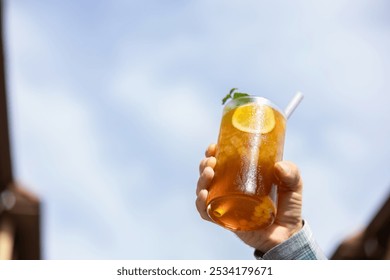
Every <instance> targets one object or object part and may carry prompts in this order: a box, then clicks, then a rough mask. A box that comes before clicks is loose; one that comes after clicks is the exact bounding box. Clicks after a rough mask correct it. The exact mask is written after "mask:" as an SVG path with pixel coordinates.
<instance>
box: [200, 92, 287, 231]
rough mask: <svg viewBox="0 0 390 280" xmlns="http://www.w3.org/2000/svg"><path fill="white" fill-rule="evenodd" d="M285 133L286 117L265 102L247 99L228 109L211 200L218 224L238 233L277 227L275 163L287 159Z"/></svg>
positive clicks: (209, 204)
mask: <svg viewBox="0 0 390 280" xmlns="http://www.w3.org/2000/svg"><path fill="white" fill-rule="evenodd" d="M285 128H286V118H285V116H284V114H283V113H282V111H280V110H279V109H277V107H276V106H275V105H273V104H272V103H271V102H270V101H269V100H267V99H265V98H262V97H255V96H245V97H240V98H237V99H234V100H231V101H230V102H229V103H227V104H226V105H225V107H224V110H223V116H222V122H221V127H220V132H219V138H218V144H217V152H216V159H217V164H216V166H215V168H214V171H215V175H214V179H213V182H212V184H211V186H210V188H209V196H208V199H207V212H208V215H209V216H210V218H211V219H212V220H213V221H215V222H216V223H218V224H220V225H221V226H223V227H226V228H229V229H234V230H256V229H261V228H265V227H267V226H269V225H271V224H272V223H273V221H274V219H275V216H276V203H277V186H276V183H275V178H274V164H275V162H277V161H280V160H281V159H282V156H283V146H284V135H285Z"/></svg>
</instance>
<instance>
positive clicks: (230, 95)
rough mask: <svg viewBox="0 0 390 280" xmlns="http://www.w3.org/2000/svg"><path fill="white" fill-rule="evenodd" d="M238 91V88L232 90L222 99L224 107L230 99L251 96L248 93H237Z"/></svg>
mask: <svg viewBox="0 0 390 280" xmlns="http://www.w3.org/2000/svg"><path fill="white" fill-rule="evenodd" d="M237 90H238V88H232V89H231V90H230V92H229V93H228V94H227V95H226V96H225V97H224V98H223V99H222V105H225V103H226V102H227V101H228V100H229V99H237V98H239V97H242V96H249V94H248V93H244V92H237Z"/></svg>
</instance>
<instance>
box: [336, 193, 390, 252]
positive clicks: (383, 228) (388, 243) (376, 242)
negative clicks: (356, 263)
mask: <svg viewBox="0 0 390 280" xmlns="http://www.w3.org/2000/svg"><path fill="white" fill-rule="evenodd" d="M331 259H333V260H390V195H389V197H388V198H387V200H386V201H385V202H384V204H383V205H382V206H381V208H379V211H378V212H377V213H376V214H375V216H374V217H373V219H372V220H371V222H370V223H369V224H368V225H367V226H366V228H364V229H363V230H362V231H360V232H357V233H355V234H354V235H352V236H350V237H349V238H347V239H345V240H344V241H343V242H342V243H341V244H340V246H339V247H338V248H337V249H336V251H335V252H334V254H333V255H332V257H331Z"/></svg>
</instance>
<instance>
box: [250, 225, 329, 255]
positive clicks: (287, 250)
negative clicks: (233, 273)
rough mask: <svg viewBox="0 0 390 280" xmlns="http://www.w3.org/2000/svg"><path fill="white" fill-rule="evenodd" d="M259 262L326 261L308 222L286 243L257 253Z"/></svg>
mask: <svg viewBox="0 0 390 280" xmlns="http://www.w3.org/2000/svg"><path fill="white" fill-rule="evenodd" d="M255 257H256V259H258V260H326V259H327V258H326V256H325V255H324V253H323V252H322V250H321V248H320V247H319V246H318V244H317V242H316V241H315V239H314V237H313V233H312V231H311V229H310V227H309V225H308V223H307V222H304V223H303V227H302V229H301V230H300V231H299V232H297V233H295V234H294V235H293V236H291V237H290V238H289V239H287V240H286V241H284V242H282V243H280V244H278V245H277V246H275V247H273V248H272V249H270V250H269V251H268V252H265V253H264V254H262V253H261V252H260V251H257V250H256V251H255Z"/></svg>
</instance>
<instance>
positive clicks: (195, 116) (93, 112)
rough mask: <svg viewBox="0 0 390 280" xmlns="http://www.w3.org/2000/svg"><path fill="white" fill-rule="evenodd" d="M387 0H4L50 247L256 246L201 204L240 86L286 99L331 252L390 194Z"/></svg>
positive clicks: (16, 97)
mask: <svg viewBox="0 0 390 280" xmlns="http://www.w3.org/2000/svg"><path fill="white" fill-rule="evenodd" d="M388 10H389V4H388V3H387V2H386V1H384V0H378V1H368V0H358V1H352V0H330V1H308V0H301V1H249V0H244V1H242V0H240V1H222V0H219V1H218V0H217V1H205V0H204V1H201V0H200V1H124V0H115V1H108V0H106V1H103V0H101V1H91V0H84V1H55V0H52V1H49V0H40V1H27V0H14V1H5V5H4V13H5V40H6V41H5V43H6V60H7V76H8V93H9V100H10V122H11V126H12V127H11V140H12V145H13V159H14V162H13V163H14V168H15V173H16V177H17V179H18V181H19V182H21V183H22V184H23V185H25V186H26V187H27V188H29V189H30V190H32V191H33V192H35V193H36V194H38V195H39V196H40V197H41V199H42V204H43V224H42V230H43V255H44V258H46V259H251V258H252V253H253V252H252V249H251V248H249V247H247V246H246V245H244V244H243V243H241V241H240V240H238V239H237V238H236V237H235V236H234V235H233V234H232V233H231V232H228V231H227V230H224V229H222V228H221V227H219V226H216V225H213V224H211V223H208V222H204V221H203V220H201V219H200V217H199V216H198V214H197V212H196V209H195V204H194V201H195V186H196V181H197V178H198V164H199V161H200V160H201V159H202V157H203V153H204V150H205V148H206V147H207V145H208V144H209V143H211V142H215V141H216V139H217V136H218V127H219V122H220V117H221V113H222V106H221V99H222V97H223V96H224V95H225V94H226V93H227V92H228V91H229V90H230V88H232V87H238V88H240V89H241V90H243V91H246V92H250V93H252V94H255V95H261V96H264V97H267V98H269V99H271V100H272V101H274V103H276V104H278V105H279V106H280V107H285V106H286V104H287V103H288V101H289V100H290V99H291V98H292V96H293V95H294V93H295V92H296V91H297V90H301V91H302V92H303V93H304V94H305V99H304V101H303V102H302V104H301V105H300V107H299V109H298V110H297V111H296V112H295V113H294V115H293V116H292V117H291V119H290V120H289V124H288V129H287V135H286V144H285V155H284V158H285V159H288V160H291V161H294V162H295V163H297V165H298V166H299V167H300V169H301V172H302V176H303V178H304V182H305V189H304V209H303V213H304V218H305V219H306V220H307V221H308V222H309V223H310V225H311V227H312V229H313V231H314V234H315V236H316V238H317V240H318V242H319V244H320V246H321V247H322V248H323V249H324V251H325V253H326V254H327V255H330V254H331V253H332V252H333V250H334V249H335V247H336V246H337V245H338V243H339V242H340V241H341V240H342V239H343V238H345V237H346V236H348V235H349V234H350V233H352V232H354V231H356V230H358V229H360V228H361V227H362V226H364V225H365V224H366V223H367V222H368V221H369V220H370V219H371V218H372V215H373V214H374V213H375V212H376V210H377V208H378V207H379V206H380V204H381V203H382V202H383V200H384V198H385V197H387V195H388V194H389V184H390V175H389V172H388V160H389V158H390V148H389V145H388V142H389V141H388V138H389V135H390V126H388V125H386V124H387V123H389V122H390V114H389V112H388V108H389V107H390V95H389V94H388V92H389V90H390V82H389V79H388V76H389V73H390V66H389V65H390V64H389V62H390V55H389V53H388V50H389V49H390V31H389V30H390V29H389V27H390V21H389V17H388V12H387V11H388Z"/></svg>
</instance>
